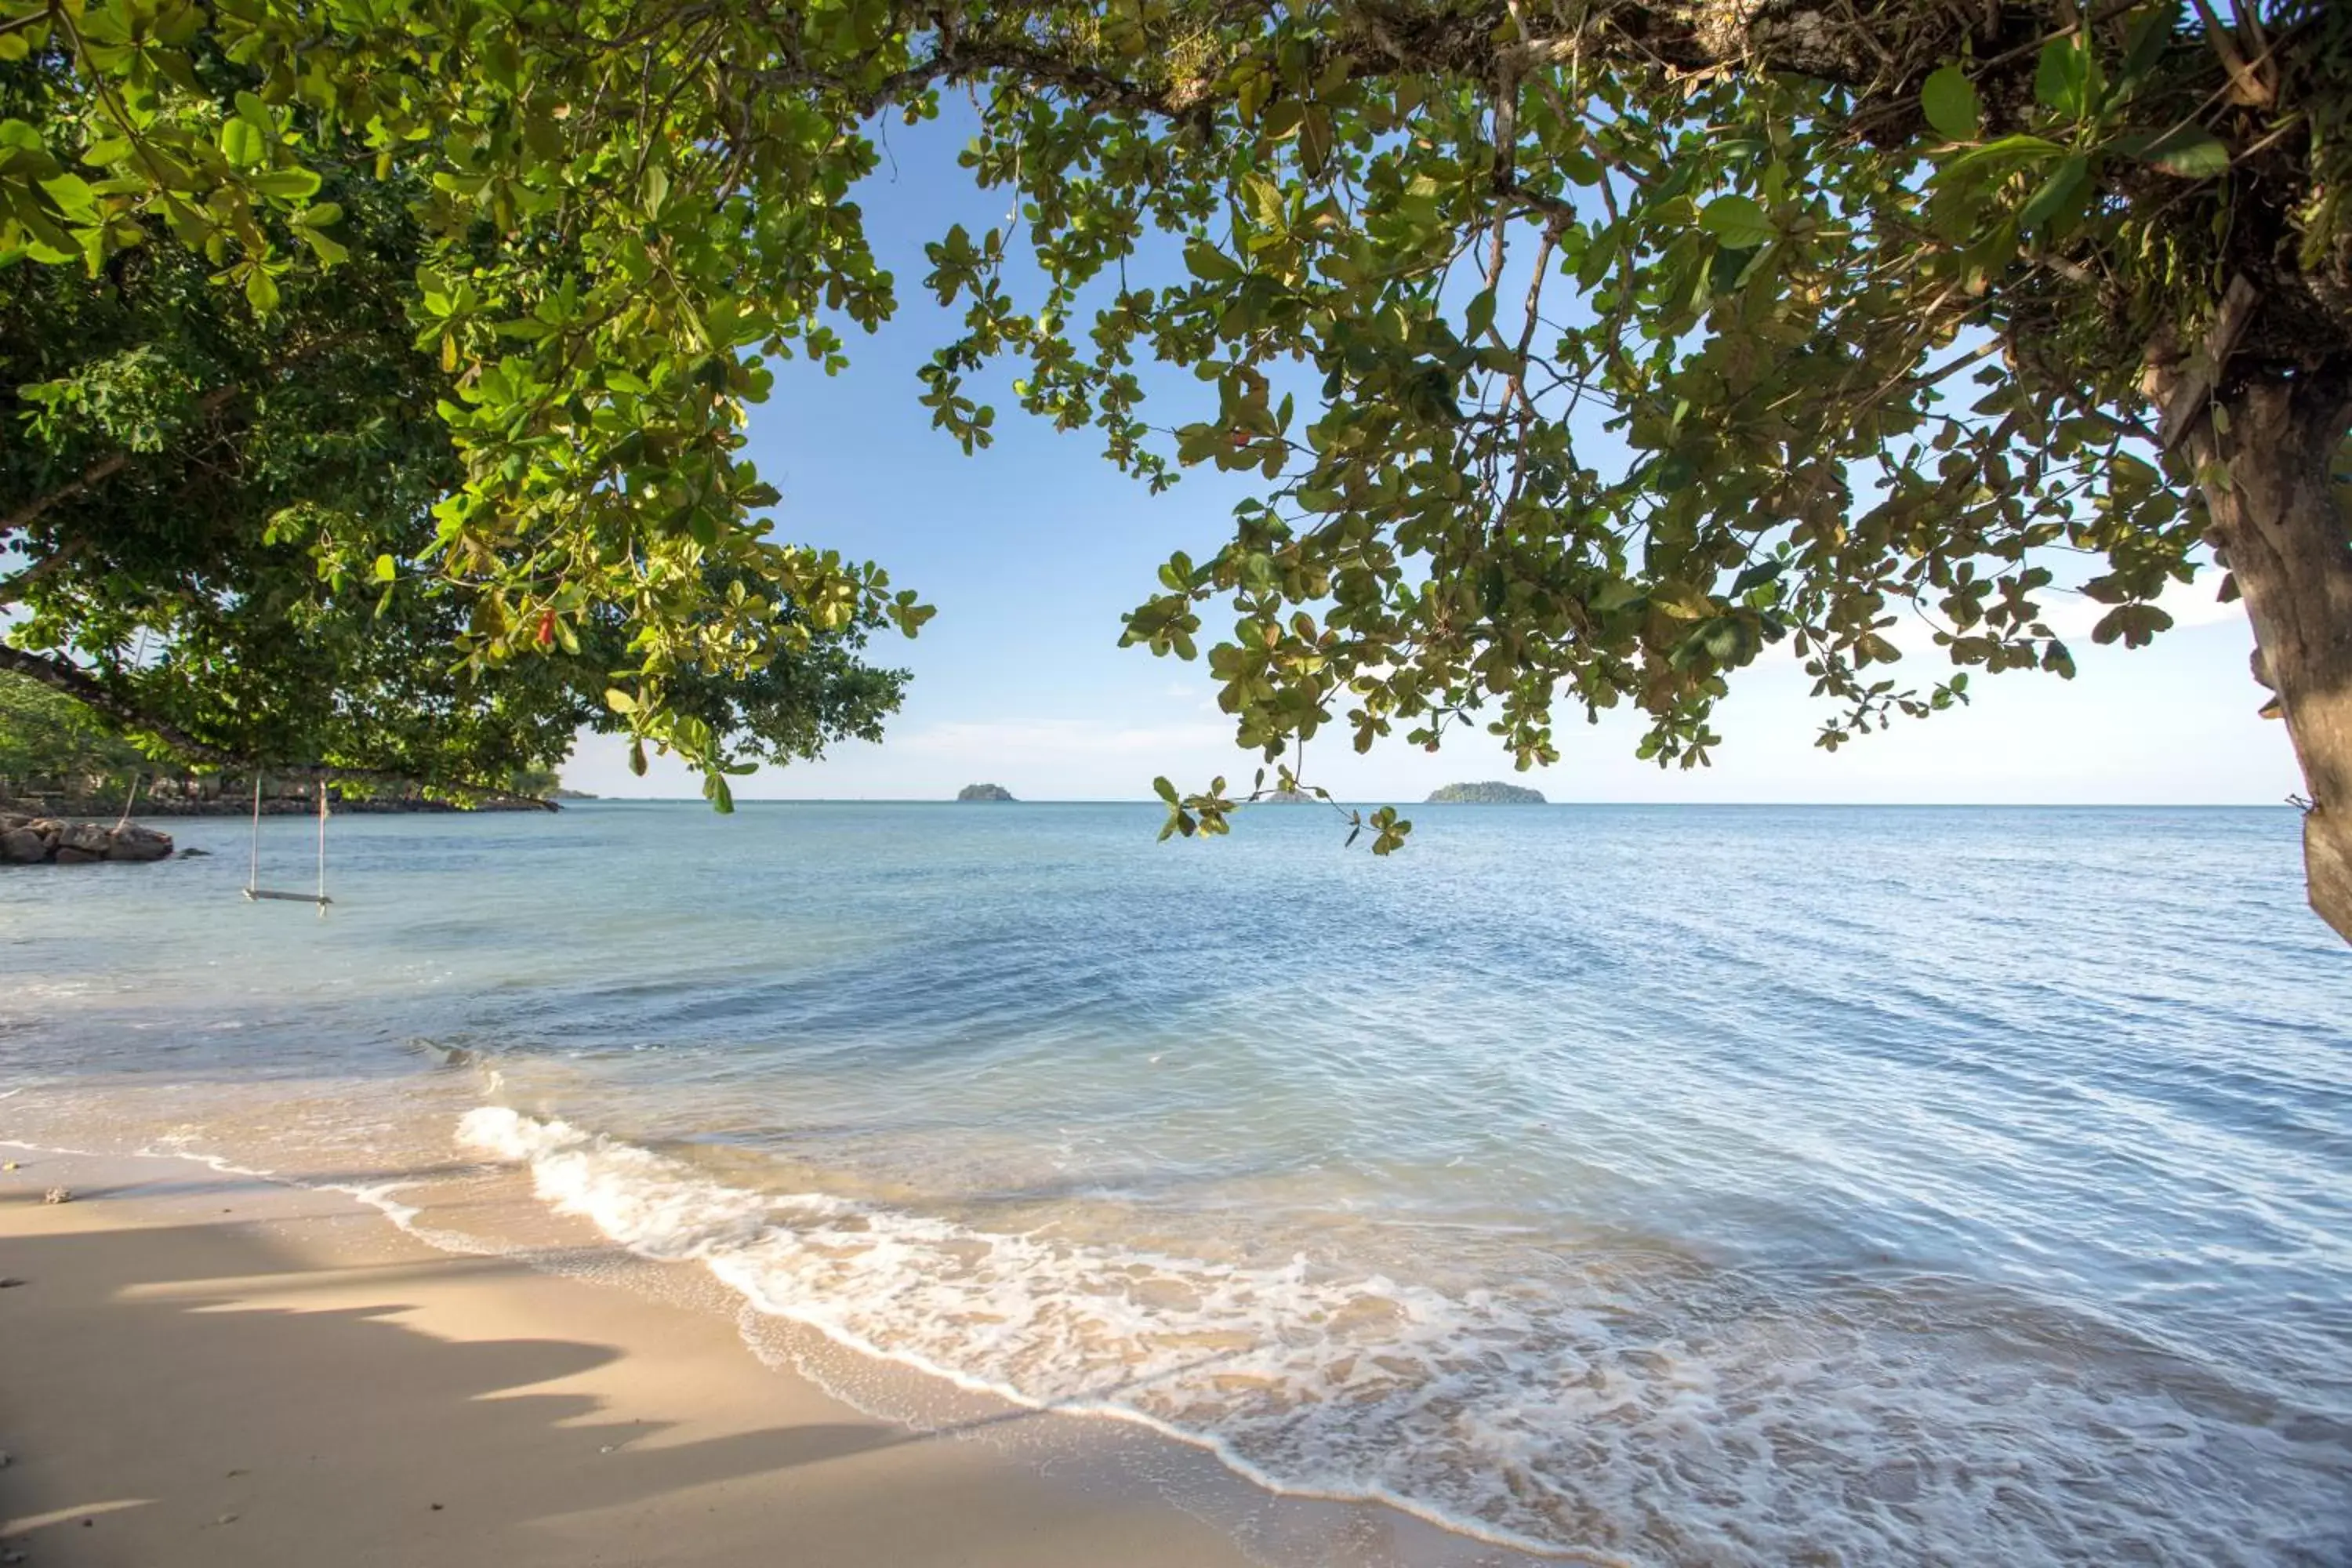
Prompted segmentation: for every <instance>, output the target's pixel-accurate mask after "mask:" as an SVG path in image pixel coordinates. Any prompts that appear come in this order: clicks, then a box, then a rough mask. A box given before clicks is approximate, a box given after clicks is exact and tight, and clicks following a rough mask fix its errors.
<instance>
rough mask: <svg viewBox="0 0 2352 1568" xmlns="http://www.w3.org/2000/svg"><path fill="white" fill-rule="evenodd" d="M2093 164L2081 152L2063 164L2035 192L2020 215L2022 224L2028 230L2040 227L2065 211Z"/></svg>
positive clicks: (2018, 219) (2019, 222)
mask: <svg viewBox="0 0 2352 1568" xmlns="http://www.w3.org/2000/svg"><path fill="white" fill-rule="evenodd" d="M2090 168H2091V161H2090V160H2089V159H2088V158H2085V157H2084V156H2083V155H2082V154H2081V153H2076V154H2075V155H2074V157H2072V158H2069V159H2067V160H2066V161H2065V162H2064V163H2061V164H2059V165H2058V167H2057V168H2056V169H2055V170H2054V171H2053V172H2052V174H2051V175H2050V177H2049V178H2048V179H2047V180H2045V181H2043V182H2042V188H2041V189H2040V190H2038V191H2036V192H2034V193H2033V199H2032V201H2029V202H2027V203H2026V204H2025V208H2024V210H2023V211H2022V212H2021V213H2019V214H2018V215H2017V221H2018V224H2019V226H2021V227H2023V228H2025V229H2028V230H2032V229H2038V228H2041V227H2042V226H2044V225H2045V224H2047V223H2049V222H2050V221H2051V220H2052V219H2053V218H2055V217H2057V216H2060V215H2061V214H2062V213H2063V212H2064V211H2065V210H2066V207H2067V205H2068V204H2069V203H2071V202H2072V201H2073V200H2074V193H2075V192H2076V191H2078V190H2080V189H2081V188H2082V185H2083V181H2084V177H2085V176H2086V175H2087V174H2089V173H2090Z"/></svg>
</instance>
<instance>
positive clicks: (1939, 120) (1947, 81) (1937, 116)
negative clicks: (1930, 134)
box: [1919, 65, 1984, 142]
mask: <svg viewBox="0 0 2352 1568" xmlns="http://www.w3.org/2000/svg"><path fill="white" fill-rule="evenodd" d="M1919 107H1920V109H1921V110H1923V111H1925V112H1926V114H1927V123H1928V124H1930V125H1932V126H1934V127H1935V128H1936V131H1937V134H1938V135H1940V136H1942V137H1943V138H1944V140H1945V141H1947V142H1973V141H1975V140H1976V139H1977V136H1978V134H1979V132H1981V131H1982V130H1983V129H1984V105H1983V104H1982V103H1980V102H1979V100H1978V99H1977V89H1976V84H1975V83H1974V82H1972V81H1970V80H1969V77H1968V73H1967V72H1966V71H1964V70H1962V69H1960V68H1959V67H1958V66H1956V65H1946V66H1939V67H1937V68H1936V69H1935V70H1934V71H1932V72H1930V73H1929V74H1928V77H1927V81H1926V83H1924V84H1923V85H1922V86H1921V87H1920V89H1919Z"/></svg>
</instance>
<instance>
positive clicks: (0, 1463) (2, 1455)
mask: <svg viewBox="0 0 2352 1568" xmlns="http://www.w3.org/2000/svg"><path fill="white" fill-rule="evenodd" d="M6 1468H8V1450H7V1449H5V1448H0V1470H5V1469H6Z"/></svg>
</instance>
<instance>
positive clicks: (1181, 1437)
mask: <svg viewBox="0 0 2352 1568" xmlns="http://www.w3.org/2000/svg"><path fill="white" fill-rule="evenodd" d="M457 1139H458V1142H459V1143H460V1144H461V1145H464V1146H467V1147H469V1148H472V1149H475V1150H478V1151H484V1152H490V1153H492V1154H495V1155H497V1156H499V1157H500V1158H503V1159H506V1160H509V1161H512V1162H514V1163H519V1164H523V1165H526V1166H528V1168H529V1169H530V1172H531V1173H532V1179H533V1184H534V1186H535V1188H536V1189H537V1190H538V1192H539V1194H540V1196H541V1198H543V1199H545V1200H547V1201H548V1202H549V1204H550V1205H551V1206H552V1207H554V1208H555V1209H556V1210H558V1212H562V1213H568V1214H572V1215H580V1216H583V1217H585V1218H587V1219H589V1220H591V1221H593V1223H594V1224H595V1225H596V1226H597V1227H598V1229H599V1230H600V1231H602V1232H603V1233H604V1235H605V1236H606V1237H609V1238H610V1239H611V1240H612V1241H614V1243H615V1244H616V1245H618V1246H620V1247H624V1248H625V1249H626V1250H628V1251H630V1252H632V1253H635V1254H636V1255H637V1256H640V1257H644V1258H654V1259H657V1260H661V1261H669V1262H677V1261H686V1260H691V1261H696V1262H699V1263H701V1264H702V1266H703V1267H704V1268H706V1269H708V1270H709V1273H710V1274H711V1275H712V1276H713V1277H714V1278H716V1279H719V1282H720V1283H722V1284H724V1285H726V1286H727V1287H728V1288H729V1289H732V1290H733V1291H734V1292H735V1293H736V1294H737V1295H739V1296H740V1297H741V1298H742V1299H743V1300H746V1301H748V1302H750V1303H751V1306H752V1307H753V1308H755V1309H756V1310H759V1311H761V1312H762V1313H765V1314H766V1315H768V1316H770V1317H773V1318H781V1319H783V1320H785V1321H790V1322H793V1323H797V1324H800V1325H801V1326H803V1327H804V1328H808V1329H813V1330H814V1331H816V1332H818V1333H819V1334H821V1335H823V1336H824V1338H825V1339H827V1340H829V1341H831V1342H833V1343H835V1344H837V1345H840V1346H842V1347H843V1348H845V1349H847V1350H850V1351H853V1352H857V1353H858V1354H861V1355H866V1356H870V1357H872V1358H874V1359H876V1360H877V1361H882V1362H887V1363H891V1364H894V1365H898V1366H903V1367H907V1368H908V1369H910V1370H912V1371H915V1372H919V1373H923V1374H925V1375H926V1376H929V1377H935V1378H938V1379H940V1380H941V1381H943V1382H945V1383H948V1384H952V1385H953V1386H955V1387H957V1388H961V1389H963V1390H965V1391H967V1392H969V1393H973V1394H985V1395H989V1396H992V1397H994V1398H997V1399H1001V1400H1003V1401H1004V1402H1005V1403H1007V1404H1010V1405H1016V1406H1019V1407H1020V1408H1023V1409H1026V1410H1034V1411H1039V1412H1051V1413H1054V1414H1058V1415H1076V1416H1092V1417H1099V1418H1108V1419H1110V1420H1116V1421H1124V1422H1128V1423H1130V1424H1132V1425H1135V1426H1142V1427H1144V1428H1147V1429H1148V1430H1150V1431H1152V1432H1156V1433H1158V1434H1160V1436H1164V1437H1168V1438H1171V1439H1172V1440H1174V1441H1177V1442H1180V1443H1182V1444H1185V1445H1186V1446H1188V1447H1194V1448H1199V1449H1201V1450H1202V1451H1204V1452H1206V1453H1208V1454H1210V1455H1211V1456H1213V1458H1216V1459H1217V1461H1218V1462H1219V1463H1221V1464H1223V1466H1224V1467H1225V1468H1227V1469H1229V1470H1231V1471H1232V1472H1233V1473H1234V1474H1235V1475H1237V1476H1239V1477H1241V1478H1242V1479H1244V1480H1246V1481H1248V1482H1250V1483H1251V1484H1253V1485H1255V1486H1256V1487H1258V1488H1260V1489H1264V1490H1265V1491H1267V1492H1269V1493H1272V1494H1275V1495H1276V1496H1282V1497H1294V1498H1307V1499H1314V1500H1320V1501H1328V1502H1340V1503H1360V1502H1370V1503H1379V1504H1381V1505H1384V1506H1386V1507H1389V1508H1392V1509H1394V1510H1397V1511H1399V1512H1400V1513H1404V1514H1409V1515H1411V1516H1412V1517H1413V1518H1416V1519H1419V1520H1422V1521H1424V1522H1426V1523H1429V1524H1432V1525H1434V1526H1436V1527H1437V1528H1439V1529H1441V1530H1444V1531H1451V1532H1453V1533H1454V1534H1456V1535H1461V1536H1465V1537H1468V1538H1470V1539H1472V1540H1475V1541H1480V1542H1486V1543H1487V1544H1489V1545H1494V1546H1499V1547H1504V1548H1506V1549H1508V1550H1511V1551H1515V1552H1524V1553H1527V1554H1528V1555H1531V1556H1538V1557H1544V1558H1549V1559H1553V1560H1557V1561H1563V1562H1580V1563H1592V1564H1595V1565H1597V1568H1629V1564H1628V1562H1627V1560H1626V1559H1624V1558H1622V1557H1616V1556H1611V1555H1608V1554H1605V1553H1601V1552H1591V1551H1586V1550H1580V1549H1577V1548H1573V1547H1563V1546H1560V1545H1558V1544H1555V1543H1551V1542H1541V1541H1537V1540H1533V1539H1530V1538H1528V1537H1526V1536H1522V1535H1518V1534H1517V1533H1515V1532H1513V1531H1507V1530H1504V1529H1501V1528H1498V1527H1496V1526H1495V1525H1491V1524H1487V1523H1485V1522H1484V1521H1475V1520H1465V1519H1464V1518H1461V1517H1460V1516H1458V1515H1454V1514H1451V1513H1448V1512H1446V1511H1444V1510H1442V1509H1438V1508H1435V1507H1433V1506H1432V1505H1430V1504H1428V1503H1426V1502H1423V1501H1421V1500H1416V1499H1413V1498H1410V1497H1406V1496H1403V1495H1402V1494H1399V1493H1397V1492H1395V1491H1392V1490H1391V1489H1388V1488H1385V1487H1382V1486H1379V1485H1377V1484H1360V1485H1354V1486H1317V1485H1313V1484H1311V1483H1302V1482H1299V1481H1297V1480H1294V1479H1287V1478H1285V1477H1282V1476H1279V1475H1276V1474H1275V1473H1273V1472H1271V1471H1268V1470H1266V1469H1265V1468H1261V1467H1260V1466H1258V1465H1257V1464H1255V1463H1254V1462H1253V1461H1251V1460H1250V1459H1248V1458H1244V1456H1243V1455H1241V1454H1240V1453H1239V1452H1237V1451H1236V1450H1235V1449H1234V1448H1233V1447H1232V1446H1231V1445H1230V1444H1228V1443H1227V1442H1225V1441H1224V1440H1223V1439H1222V1438H1220V1437H1218V1436H1215V1435H1213V1434H1211V1433H1206V1432H1202V1431H1201V1430H1199V1429H1197V1428H1194V1427H1188V1426H1181V1425H1179V1424H1176V1423H1173V1422H1171V1421H1167V1420H1164V1419H1162V1418H1160V1417H1159V1416H1156V1415H1151V1414H1150V1413H1149V1412H1147V1411H1142V1410H1139V1409H1136V1408H1135V1407H1133V1406H1131V1405H1120V1404H1117V1403H1114V1402H1112V1401H1111V1400H1108V1399H1106V1398H1075V1399H1072V1398H1065V1399H1049V1398H1040V1397H1038V1396H1036V1395H1035V1394H1030V1393H1028V1392H1025V1391H1024V1390H1023V1389H1022V1388H1020V1387H1018V1386H1017V1385H1014V1384H1009V1383H1005V1382H1003V1381H1001V1380H998V1379H994V1378H988V1377H982V1376H980V1375H977V1374H975V1373H971V1372H970V1371H967V1370H965V1369H963V1368H960V1367H955V1366H951V1365H948V1364H946V1363H941V1362H940V1361H938V1360H937V1359H935V1358H933V1357H930V1356H927V1355H925V1354H923V1353H922V1352H919V1351H917V1350H914V1349H911V1348H909V1347H907V1346H893V1345H888V1344H885V1343H882V1342H877V1341H876V1340H875V1339H873V1338H871V1337H870V1336H868V1335H866V1334H862V1333H858V1332H856V1331H854V1330H852V1329H850V1328H848V1327H847V1326H845V1325H844V1324H842V1323H840V1322H838V1321H833V1320H830V1319H828V1318H826V1317H825V1316H824V1315H823V1314H820V1313H816V1312H813V1311H811V1310H806V1309H804V1308H799V1307H795V1306H794V1305H793V1304H792V1303H791V1302H789V1301H786V1300H782V1299H780V1298H778V1297H776V1296H775V1295H773V1294H772V1292H771V1291H770V1290H769V1289H767V1288H766V1286H765V1285H764V1284H763V1282H762V1280H761V1278H760V1263H761V1260H760V1259H759V1258H757V1257H755V1256H752V1255H751V1253H750V1252H749V1251H748V1250H747V1247H748V1246H749V1245H750V1244H751V1243H754V1242H756V1241H757V1240H758V1239H760V1237H761V1236H762V1234H764V1233H768V1232H769V1231H770V1230H771V1228H772V1227H771V1226H770V1224H769V1219H768V1216H769V1215H771V1214H772V1213H773V1212H774V1211H775V1210H776V1209H778V1208H788V1209H799V1210H802V1211H803V1212H810V1213H811V1215H812V1217H817V1216H818V1215H825V1216H827V1217H834V1216H839V1215H845V1214H862V1215H866V1217H867V1218H868V1219H870V1220H880V1219H881V1218H882V1217H883V1216H881V1215H874V1214H869V1213H867V1212H866V1211H862V1210H859V1209H857V1208H856V1205H849V1204H846V1203H844V1202H842V1201H841V1200H838V1199H831V1198H822V1197H818V1196H815V1195H814V1194H797V1195H792V1196H785V1197H776V1196H772V1195H768V1194H754V1193H748V1192H740V1191H737V1190H735V1189H731V1188H727V1187H723V1186H720V1185H719V1184H716V1183H712V1182H709V1181H706V1180H703V1179H702V1178H699V1177H697V1176H694V1175H692V1174H690V1173H686V1172H684V1171H682V1170H681V1169H679V1168H678V1167H677V1166H676V1165H675V1164H674V1163H672V1162H669V1161H667V1160H665V1159H663V1158H662V1157H661V1156H659V1155H657V1154H655V1153H653V1152H650V1151H648V1150H644V1149H639V1148H637V1147H635V1145H632V1144H627V1143H620V1142H614V1141H613V1140H611V1139H608V1138H605V1137H604V1136H603V1135H601V1134H590V1133H586V1132H583V1131H579V1130H578V1129H575V1128H573V1127H572V1126H570V1125H569V1124H568V1123H565V1122H562V1121H539V1120H536V1119H534V1118H530V1117H527V1116H523V1115H520V1114H519V1113H517V1112H515V1111H513V1110H508V1109H506V1108H504V1107H500V1106H485V1107H482V1108H480V1109H478V1110H472V1111H468V1112H467V1114H466V1115H465V1116H464V1117H462V1118H461V1119H460V1121H459V1124H458V1131H457ZM592 1154H602V1155H605V1156H608V1157H611V1158H614V1159H617V1160H619V1161H621V1162H623V1163H626V1164H627V1165H628V1166H629V1167H630V1173H631V1174H632V1175H634V1176H635V1177H636V1178H637V1181H638V1185H637V1186H636V1187H635V1188H633V1189H631V1190H626V1191H624V1190H623V1189H622V1186H621V1184H620V1182H619V1181H617V1180H602V1179H600V1173H596V1172H595V1171H593V1169H592V1168H590V1166H589V1164H588V1160H589V1157H590V1156H591V1155H592ZM689 1202H697V1203H699V1204H701V1205H705V1206H704V1207H703V1208H702V1210H701V1211H700V1212H699V1213H697V1214H694V1215H691V1216H690V1217H689V1219H688V1223H686V1224H685V1225H683V1226H680V1225H679V1222H678V1218H677V1216H678V1212H679V1208H680V1206H681V1205H683V1204H685V1203H689ZM633 1222H634V1228H635V1231H636V1234H635V1235H632V1234H630V1232H631V1230H632V1228H633ZM665 1222H667V1223H668V1224H669V1225H670V1226H671V1229H670V1230H668V1231H667V1232H657V1231H655V1230H653V1229H651V1228H650V1226H654V1225H656V1224H662V1223H665ZM722 1249H724V1250H722ZM869 1414H870V1412H869Z"/></svg>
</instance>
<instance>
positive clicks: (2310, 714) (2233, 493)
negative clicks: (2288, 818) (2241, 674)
mask: <svg viewBox="0 0 2352 1568" xmlns="http://www.w3.org/2000/svg"><path fill="white" fill-rule="evenodd" d="M2214 407H2215V409H2216V410H2217V411H2219V413H2220V414H2221V416H2222V417H2221V418H2220V419H2210V418H2209V419H2203V420H2200V421H2199V422H2198V424H2197V425H2196V426H2195V427H2194V428H2192V429H2191V430H2189V433H2188V436H2187V447H2188V450H2189V454H2190V455H2191V457H2192V458H2194V459H2195V460H2196V462H2197V464H2198V467H2199V468H2200V474H2201V475H2202V476H2204V479H2205V483H2204V491H2205V500H2206V505H2207V507H2208V508H2209V510H2210V513H2211V519H2212V538H2213V542H2214V543H2215V544H2216V545H2217V546H2219V547H2220V548H2221V551H2222V552H2223V553H2224V554H2225V556H2226V557H2227V559H2228V561H2229V565H2230V570H2231V573H2233V574H2235V575H2236V578H2237V582H2238V589H2239V592H2240V594H2241V595H2242V596H2243V597H2244V600H2245V605H2246V615H2247V617H2248V619H2250V620H2251V621H2252V623H2253V628H2254V641H2255V643H2256V645H2257V646H2258V647H2260V649H2261V651H2262V659H2261V662H2262V665H2263V670H2264V673H2265V674H2266V675H2267V677H2268V679H2269V681H2270V684H2271V686H2272V687H2273V689H2274V690H2275V691H2276V692H2277V694H2278V705H2279V708H2280V710H2281V712H2282V715H2283V716H2284V719H2285V721H2286V728H2287V733H2288V735H2289V736H2290V737H2291V738H2292V739H2293V741H2294V754H2295V760H2296V761H2297V762H2298V763H2301V764H2302V766H2303V776H2304V779H2305V782H2306V784H2307V787H2308V788H2309V791H2310V796H2311V806H2310V809H2309V810H2308V811H2307V812H2306V813H2305V816H2304V822H2303V852H2304V869H2305V876H2306V878H2307V879H2308V882H2309V890H2310V896H2311V907H2312V908H2313V909H2314V910H2317V911H2318V913H2319V916H2320V918H2321V919H2322V920H2325V921H2326V922H2327V923H2328V924H2329V925H2331V926H2333V927H2335V928H2336V931H2337V933H2338V934H2339V935H2341V936H2342V937H2343V938H2344V939H2345V940H2346V941H2347V942H2352V519H2347V517H2346V516H2345V514H2344V511H2343V510H2342V509H2341V508H2340V507H2339V506H2338V505H2337V503H2336V496H2335V493H2334V490H2333V488H2332V487H2331V485H2330V483H2329V472H2328V470H2329V467H2330V465H2331V463H2332V461H2333V459H2334V458H2335V456H2336V450H2337V448H2338V447H2340V446H2341V445H2342V443H2343V442H2344V440H2345V437H2346V436H2347V432H2352V375H2345V374H2305V375H2293V374H2258V375H2255V376H2253V377H2252V378H2250V379H2248V380H2247V381H2245V382H2244V383H2242V384H2239V385H2237V386H2235V387H2234V388H2231V390H2229V391H2227V392H2225V393H2223V394H2222V395H2221V396H2220V397H2218V398H2217V399H2216V400H2215V403H2214ZM2224 473H2226V476H2227V477H2226V479H2224V478H2223V474H2224Z"/></svg>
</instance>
